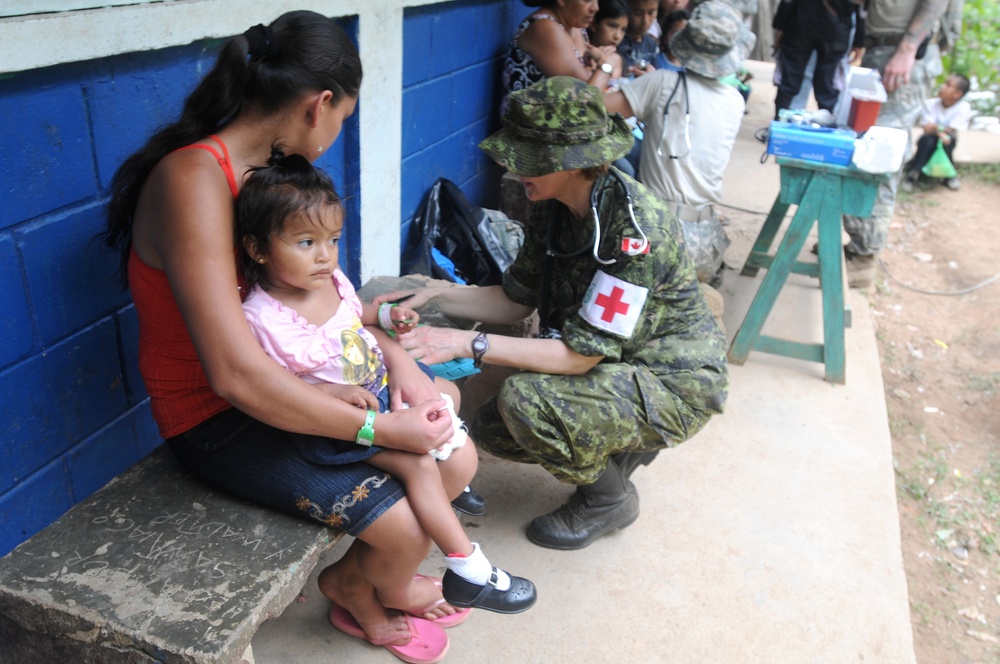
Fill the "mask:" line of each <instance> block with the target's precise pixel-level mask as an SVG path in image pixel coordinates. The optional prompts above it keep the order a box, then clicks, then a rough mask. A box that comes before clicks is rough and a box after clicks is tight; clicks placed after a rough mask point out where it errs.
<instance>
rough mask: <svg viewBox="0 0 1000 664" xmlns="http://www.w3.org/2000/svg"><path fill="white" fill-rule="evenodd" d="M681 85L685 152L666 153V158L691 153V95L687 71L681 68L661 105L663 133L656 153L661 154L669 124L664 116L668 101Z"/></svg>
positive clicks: (667, 111)
mask: <svg viewBox="0 0 1000 664" xmlns="http://www.w3.org/2000/svg"><path fill="white" fill-rule="evenodd" d="M681 85H683V86H684V144H685V145H686V146H687V152H685V153H684V154H671V155H667V158H668V159H682V158H684V157H686V156H688V155H689V154H691V97H690V96H689V95H688V82H687V72H685V71H684V70H683V69H681V70H680V71H678V72H677V82H676V83H674V89H673V90H672V91H671V92H670V96H669V97H667V103H666V104H665V105H664V106H663V116H664V118H663V134H662V135H661V136H660V144H659V145H658V146H657V147H656V154H657V155H659V156H660V157H662V156H663V147H662V145H663V143H664V139H665V138H666V136H667V128H668V127H669V126H670V124H669V122H668V121H667V118H666V116H668V115H670V102H672V101H673V100H674V95H676V94H677V88H679V87H680V86H681Z"/></svg>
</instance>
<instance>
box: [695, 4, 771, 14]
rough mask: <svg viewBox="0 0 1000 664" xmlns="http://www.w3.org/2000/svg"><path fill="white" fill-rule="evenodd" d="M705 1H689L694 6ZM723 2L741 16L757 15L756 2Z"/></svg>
mask: <svg viewBox="0 0 1000 664" xmlns="http://www.w3.org/2000/svg"><path fill="white" fill-rule="evenodd" d="M705 1H706V0H691V2H692V3H694V4H695V5H700V4H701V3H703V2H705ZM723 2H725V3H727V4H730V5H732V6H733V7H734V8H735V9H736V11H738V12H739V13H740V14H742V15H743V16H753V15H754V14H756V13H757V11H758V9H759V7H758V4H759V3H758V0H723Z"/></svg>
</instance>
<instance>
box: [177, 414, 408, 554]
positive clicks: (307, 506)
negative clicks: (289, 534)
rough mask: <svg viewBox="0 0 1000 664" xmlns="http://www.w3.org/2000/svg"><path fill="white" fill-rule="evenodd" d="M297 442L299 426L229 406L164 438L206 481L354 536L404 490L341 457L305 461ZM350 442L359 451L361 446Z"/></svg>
mask: <svg viewBox="0 0 1000 664" xmlns="http://www.w3.org/2000/svg"><path fill="white" fill-rule="evenodd" d="M310 438H314V437H310ZM324 440H327V441H329V440H330V439H324ZM302 442H303V440H302V436H301V435H300V434H293V433H289V432H287V431H282V430H281V429H276V428H274V427H272V426H269V425H267V424H264V423H263V422H259V421H257V420H255V419H253V418H252V417H250V416H249V415H247V414H245V413H243V412H241V411H240V410H237V409H236V408H230V409H229V410H226V411H223V412H221V413H219V414H218V415H215V416H213V417H211V418H209V419H208V420H206V421H205V422H202V423H201V424H199V425H198V426H196V427H194V428H193V429H191V430H189V431H187V432H185V433H182V434H180V435H179V436H174V437H173V438H170V439H168V440H167V443H168V444H169V445H170V448H171V449H172V450H173V452H174V454H176V455H177V457H178V459H180V461H181V463H182V464H184V466H185V467H186V468H188V469H189V470H190V471H191V472H192V473H194V475H195V476H196V477H198V478H199V479H201V480H202V481H203V482H205V483H206V484H208V485H209V486H211V487H213V488H215V489H218V490H220V491H223V492H225V493H228V494H230V495H232V496H236V497H237V498H243V499H245V500H249V501H251V502H254V503H257V504H259V505H264V506H266V507H270V508H272V509H276V510H279V511H281V512H285V513H287V514H292V515H295V516H298V517H301V518H305V519H311V520H315V521H319V522H321V523H324V524H326V525H327V526H329V527H330V528H333V529H334V530H336V531H338V532H344V533H347V534H348V535H351V536H355V537H356V536H357V535H358V534H359V533H361V532H362V531H363V530H364V529H365V528H367V527H368V526H369V525H371V524H372V523H374V521H375V519H377V518H378V517H380V516H381V515H382V514H383V513H384V512H385V511H386V510H388V509H389V508H390V507H392V506H393V505H394V504H395V503H396V501H398V500H400V499H401V498H403V497H404V496H405V493H404V490H403V485H402V484H400V483H399V481H398V480H396V479H395V478H394V477H392V476H391V475H389V474H388V473H386V472H384V471H382V470H379V469H377V468H374V467H372V466H369V465H368V464H366V463H364V462H363V461H361V460H348V459H347V458H346V457H343V458H341V459H340V460H338V462H336V463H330V462H329V461H327V462H326V463H323V462H317V461H318V459H317V461H312V460H310V459H308V458H306V456H303V454H302V453H301V452H300V448H301V447H302ZM350 445H351V446H353V448H355V449H357V451H359V452H362V456H363V455H364V454H367V453H368V448H365V447H363V446H359V445H354V444H353V443H351V444H350Z"/></svg>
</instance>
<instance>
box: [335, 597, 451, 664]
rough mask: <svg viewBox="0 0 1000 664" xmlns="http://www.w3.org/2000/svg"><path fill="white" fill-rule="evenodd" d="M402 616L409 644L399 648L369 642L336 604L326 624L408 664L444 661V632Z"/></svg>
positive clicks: (439, 628)
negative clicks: (408, 631) (404, 618)
mask: <svg viewBox="0 0 1000 664" xmlns="http://www.w3.org/2000/svg"><path fill="white" fill-rule="evenodd" d="M403 615H404V616H405V617H406V626H407V628H408V629H409V630H410V635H411V637H410V641H409V642H408V643H405V644H403V645H391V644H386V643H376V642H375V641H372V640H371V639H369V638H368V635H367V634H365V631H364V630H363V629H361V625H359V624H358V621H357V620H355V619H354V616H352V615H351V614H350V613H349V612H348V611H347V609H345V608H344V607H342V606H338V605H337V604H334V605H333V606H332V607H331V608H330V624H332V625H333V626H334V627H336V628H337V629H339V630H340V631H341V632H343V633H344V634H347V635H348V636H353V637H355V638H357V639H363V640H365V641H367V642H368V643H370V644H372V645H374V646H382V647H383V648H385V649H386V650H388V651H389V652H391V653H392V654H393V655H395V656H396V657H398V658H399V659H401V660H403V661H404V662H409V664H434V663H435V662H440V661H441V660H442V659H444V656H445V655H446V654H447V653H448V646H449V643H448V635H447V634H445V633H444V630H443V629H441V627H439V626H438V625H435V624H434V623H432V622H431V621H429V620H423V619H421V618H414V617H413V616H411V615H408V614H405V613H404V614H403Z"/></svg>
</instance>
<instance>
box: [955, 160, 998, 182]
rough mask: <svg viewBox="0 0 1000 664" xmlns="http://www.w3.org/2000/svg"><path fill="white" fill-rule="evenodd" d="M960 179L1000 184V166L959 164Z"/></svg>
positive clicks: (992, 164)
mask: <svg viewBox="0 0 1000 664" xmlns="http://www.w3.org/2000/svg"><path fill="white" fill-rule="evenodd" d="M955 170H957V171H958V175H959V177H962V178H969V179H971V180H978V181H980V182H985V183H987V184H1000V164H998V163H990V164H958V165H956V166H955Z"/></svg>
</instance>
